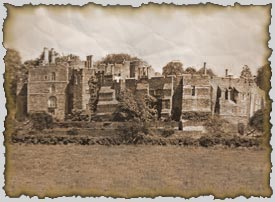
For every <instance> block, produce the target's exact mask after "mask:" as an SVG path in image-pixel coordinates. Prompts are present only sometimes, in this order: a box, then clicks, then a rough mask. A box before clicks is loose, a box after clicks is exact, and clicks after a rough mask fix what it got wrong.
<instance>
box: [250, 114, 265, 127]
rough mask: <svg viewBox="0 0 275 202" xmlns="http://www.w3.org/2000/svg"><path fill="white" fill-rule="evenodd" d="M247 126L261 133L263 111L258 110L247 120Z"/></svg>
mask: <svg viewBox="0 0 275 202" xmlns="http://www.w3.org/2000/svg"><path fill="white" fill-rule="evenodd" d="M249 125H250V126H251V127H252V128H254V129H256V130H257V131H260V132H263V130H264V110H258V111H256V112H255V114H254V115H253V116H252V117H251V118H250V119H249Z"/></svg>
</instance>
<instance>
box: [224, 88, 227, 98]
mask: <svg viewBox="0 0 275 202" xmlns="http://www.w3.org/2000/svg"><path fill="white" fill-rule="evenodd" d="M224 96H225V99H226V100H228V90H227V89H226V91H225V95H224Z"/></svg>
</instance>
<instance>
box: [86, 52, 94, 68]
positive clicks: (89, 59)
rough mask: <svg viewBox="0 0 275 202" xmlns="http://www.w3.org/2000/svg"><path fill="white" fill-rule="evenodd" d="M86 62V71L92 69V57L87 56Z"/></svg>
mask: <svg viewBox="0 0 275 202" xmlns="http://www.w3.org/2000/svg"><path fill="white" fill-rule="evenodd" d="M86 60H87V63H86V64H87V66H86V67H87V68H88V69H91V68H92V67H93V55H87V57H86Z"/></svg>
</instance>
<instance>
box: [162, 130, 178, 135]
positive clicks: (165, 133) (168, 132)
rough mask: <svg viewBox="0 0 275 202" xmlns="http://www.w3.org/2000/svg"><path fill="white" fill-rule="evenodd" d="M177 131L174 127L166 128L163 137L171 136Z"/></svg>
mask: <svg viewBox="0 0 275 202" xmlns="http://www.w3.org/2000/svg"><path fill="white" fill-rule="evenodd" d="M174 133H175V131H174V129H164V130H163V131H162V133H161V136H162V137H169V136H171V135H173V134H174Z"/></svg>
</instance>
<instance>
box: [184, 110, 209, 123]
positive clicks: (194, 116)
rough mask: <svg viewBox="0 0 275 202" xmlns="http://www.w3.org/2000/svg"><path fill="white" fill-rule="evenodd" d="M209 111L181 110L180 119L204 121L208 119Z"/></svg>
mask: <svg viewBox="0 0 275 202" xmlns="http://www.w3.org/2000/svg"><path fill="white" fill-rule="evenodd" d="M209 116H210V113H209V112H193V111H190V112H183V113H182V119H185V120H192V121H204V120H207V119H209Z"/></svg>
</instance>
